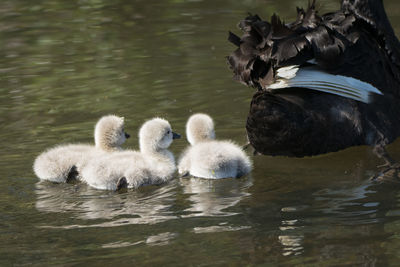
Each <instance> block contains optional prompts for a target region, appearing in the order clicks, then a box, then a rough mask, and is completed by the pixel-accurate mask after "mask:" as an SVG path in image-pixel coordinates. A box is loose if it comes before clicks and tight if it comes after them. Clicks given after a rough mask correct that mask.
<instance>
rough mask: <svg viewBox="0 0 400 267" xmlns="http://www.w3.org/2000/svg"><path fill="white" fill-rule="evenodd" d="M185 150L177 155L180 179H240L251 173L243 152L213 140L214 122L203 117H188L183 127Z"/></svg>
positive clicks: (201, 115) (234, 145) (235, 147)
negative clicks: (185, 140) (184, 131)
mask: <svg viewBox="0 0 400 267" xmlns="http://www.w3.org/2000/svg"><path fill="white" fill-rule="evenodd" d="M186 135H187V139H188V141H189V143H190V144H191V146H189V147H188V148H187V149H186V150H185V151H184V152H183V153H182V155H181V157H180V160H179V163H178V171H179V173H180V174H181V175H185V174H190V175H192V176H196V177H201V178H209V179H219V178H227V177H241V176H243V175H246V174H248V173H249V172H250V171H251V162H250V159H249V158H248V157H247V155H246V154H245V153H244V152H243V150H242V149H241V148H240V147H239V146H237V145H236V144H234V143H232V142H230V141H217V140H214V138H215V132H214V122H213V120H212V119H211V117H210V116H208V115H206V114H194V115H192V116H191V117H190V118H189V120H188V122H187V124H186Z"/></svg>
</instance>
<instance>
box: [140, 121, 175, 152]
mask: <svg viewBox="0 0 400 267" xmlns="http://www.w3.org/2000/svg"><path fill="white" fill-rule="evenodd" d="M180 137H181V136H180V135H179V134H177V133H174V132H172V129H171V125H170V124H169V122H168V121H166V120H164V119H161V118H154V119H151V120H149V121H146V122H145V123H144V124H143V125H142V127H141V128H140V131H139V144H140V151H141V152H156V151H160V150H163V149H167V148H168V147H169V146H170V145H171V143H172V140H173V139H178V138H180Z"/></svg>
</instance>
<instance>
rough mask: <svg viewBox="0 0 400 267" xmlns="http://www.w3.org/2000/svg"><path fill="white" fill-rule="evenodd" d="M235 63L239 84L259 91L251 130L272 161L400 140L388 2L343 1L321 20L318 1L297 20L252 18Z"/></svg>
mask: <svg viewBox="0 0 400 267" xmlns="http://www.w3.org/2000/svg"><path fill="white" fill-rule="evenodd" d="M239 27H240V28H241V29H242V31H243V32H244V35H243V36H242V37H238V36H236V35H235V34H233V33H230V36H229V40H230V41H231V42H232V43H233V44H235V45H236V46H238V49H237V50H236V51H234V52H233V53H232V54H231V55H230V56H229V57H228V62H229V64H230V67H231V69H232V70H233V72H234V77H235V79H236V80H238V81H240V82H241V83H244V84H246V85H249V86H253V87H255V88H257V92H256V93H255V94H254V95H253V99H252V101H251V105H250V111H249V114H248V118H247V123H246V130H247V135H248V139H249V142H250V144H251V145H252V146H253V147H254V148H255V150H256V151H257V152H259V153H261V154H266V155H284V156H294V157H304V156H313V155H318V154H323V153H328V152H334V151H338V150H341V149H345V148H347V147H350V146H357V145H371V146H374V148H375V149H374V151H375V152H377V155H378V156H380V157H383V158H384V159H385V160H386V161H387V162H388V161H390V160H388V158H387V157H386V155H385V154H386V153H385V151H384V146H385V145H387V144H389V143H391V142H393V141H394V140H395V139H396V138H397V137H398V136H399V135H400V105H399V103H400V91H399V88H400V71H399V70H400V69H399V68H400V60H399V59H400V56H399V53H400V44H399V41H398V40H397V38H396V37H395V35H394V32H393V29H392V27H391V26H390V23H389V20H388V18H387V16H386V13H385V11H384V8H383V3H382V0H351V1H350V0H343V1H342V7H341V10H338V11H336V12H331V13H328V14H325V15H322V16H319V15H318V13H317V10H316V8H315V1H313V2H312V3H311V4H310V5H309V7H308V9H307V10H303V9H300V8H298V9H297V19H296V21H294V22H292V23H288V24H284V23H282V22H281V20H280V19H279V17H277V16H276V15H274V16H272V18H271V22H267V21H263V20H262V19H260V17H258V16H257V15H250V16H248V17H247V18H245V19H244V20H243V21H241V22H240V24H239Z"/></svg>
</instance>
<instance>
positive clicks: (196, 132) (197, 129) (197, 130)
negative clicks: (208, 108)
mask: <svg viewBox="0 0 400 267" xmlns="http://www.w3.org/2000/svg"><path fill="white" fill-rule="evenodd" d="M186 136H187V139H188V141H189V143H190V144H191V145H194V144H196V143H199V142H202V141H206V140H212V139H215V131H214V121H213V119H212V118H211V117H210V116H208V115H207V114H202V113H197V114H194V115H192V116H191V117H190V118H189V120H188V122H187V123H186Z"/></svg>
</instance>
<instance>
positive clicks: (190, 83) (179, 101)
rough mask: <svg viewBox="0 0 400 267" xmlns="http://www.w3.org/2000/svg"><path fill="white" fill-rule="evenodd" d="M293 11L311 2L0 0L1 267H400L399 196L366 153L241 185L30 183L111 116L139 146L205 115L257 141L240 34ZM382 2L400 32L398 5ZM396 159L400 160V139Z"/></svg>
mask: <svg viewBox="0 0 400 267" xmlns="http://www.w3.org/2000/svg"><path fill="white" fill-rule="evenodd" d="M332 2H333V1H328V0H324V1H322V0H321V1H319V3H320V4H319V5H320V7H321V9H322V12H324V11H328V10H333V9H336V8H338V6H339V5H338V3H332ZM335 2H336V1H335ZM296 5H304V6H305V5H306V1H298V0H296V1H294V0H282V1H272V0H271V1H262V0H246V1H233V0H223V1H213V2H212V1H201V0H197V1H195V0H192V1H189V0H186V1H184V0H169V1H167V0H164V1H157V0H147V1H141V0H135V1H128V0H116V1H112V2H110V1H102V0H75V1H54V0H51V1H39V0H37V1H26V0H3V1H1V2H0V40H1V42H0V114H1V116H0V126H1V127H0V140H1V143H2V145H1V149H0V192H1V194H0V265H1V266H10V265H15V266H20V265H31V264H32V265H36V266H43V265H63V266H71V265H86V266H97V265H111V264H113V265H118V264H119V265H124V266H125V265H156V264H159V265H162V266H165V265H170V266H193V265H195V266H197V265H205V266H207V265H217V266H218V265H221V266H222V265H224V266H225V265H231V266H243V265H278V264H279V265H289V264H292V265H307V266H310V265H311V266H312V265H314V266H320V265H325V266H330V265H377V266H383V265H392V266H394V265H397V264H398V261H399V258H400V257H399V253H398V251H399V249H400V188H399V187H398V186H396V185H374V184H371V183H370V182H369V177H371V176H372V175H373V174H374V173H376V171H377V168H376V166H377V165H379V164H381V162H380V161H379V160H378V159H376V158H375V156H374V155H373V154H372V152H371V150H370V149H369V148H368V147H357V148H351V149H347V150H345V151H341V152H338V153H332V154H328V155H323V156H319V157H313V158H304V159H291V158H284V157H275V158H274V157H266V156H259V157H253V161H254V171H253V172H252V173H251V174H250V175H249V176H247V177H243V178H241V179H225V180H221V181H207V180H201V179H194V178H185V179H179V178H178V177H176V179H174V180H173V181H172V182H170V183H168V184H166V185H163V186H149V187H145V188H140V189H139V190H134V191H133V190H132V191H128V192H127V193H123V194H118V193H114V192H104V191H98V190H94V189H91V188H89V187H87V186H86V185H84V184H76V185H70V184H51V183H46V182H38V179H37V178H36V177H35V175H34V174H33V171H32V163H33V160H34V158H35V157H36V156H37V155H38V154H39V153H40V152H42V151H43V150H44V149H46V148H48V147H51V146H53V145H55V144H59V143H68V142H83V143H90V142H92V139H93V138H92V135H93V127H94V124H95V122H96V120H97V119H98V118H99V117H100V116H102V115H105V114H109V113H114V114H118V115H123V116H125V117H126V129H127V131H128V132H129V133H130V134H131V135H132V138H131V139H129V141H128V144H127V147H130V148H137V141H138V140H137V137H136V136H137V134H136V133H137V131H138V128H139V127H140V125H141V124H142V123H143V122H144V121H145V120H146V119H148V118H151V117H154V116H162V117H165V118H167V119H168V120H169V121H170V122H171V124H172V126H173V128H174V130H175V131H177V132H181V133H184V125H185V122H186V119H187V118H188V117H189V116H190V115H191V114H193V113H194V112H206V113H208V114H210V115H212V116H213V118H214V119H215V121H216V125H217V128H216V132H217V136H218V137H219V138H221V139H224V138H229V139H233V140H234V141H236V142H237V143H239V144H243V143H245V141H246V138H245V129H244V125H245V120H246V116H247V111H248V106H249V102H250V100H251V96H252V93H253V90H252V89H249V88H246V87H244V86H243V85H240V84H237V83H236V82H234V81H233V80H232V79H231V76H232V75H231V72H230V70H229V69H228V67H227V65H226V62H225V56H227V55H228V54H229V53H230V52H231V51H232V50H233V49H234V47H233V46H232V45H231V44H229V43H228V42H227V40H226V38H227V31H228V30H233V31H235V32H236V33H238V32H239V31H238V30H237V29H236V27H235V25H236V24H237V22H238V21H239V20H240V19H241V18H243V17H244V16H245V15H246V12H252V13H258V14H259V15H261V16H262V17H263V18H266V17H269V16H270V15H272V13H273V12H277V13H279V14H281V16H282V17H284V18H285V19H286V20H287V21H289V20H291V19H293V18H294V17H295V13H294V10H295V9H294V7H295V6H296ZM385 5H386V9H387V10H388V14H389V17H390V19H391V21H392V23H393V25H394V28H395V30H396V32H397V33H398V34H399V33H400V15H399V14H400V12H399V11H400V4H399V3H398V2H397V1H396V0H390V1H389V0H386V1H385ZM289 6H290V7H291V8H288V7H289ZM186 145H187V142H186V141H185V140H178V141H176V142H174V144H173V145H172V151H173V152H174V153H175V154H176V155H179V153H180V152H181V151H182V150H183V149H184V147H185V146H186ZM389 151H390V153H391V154H392V155H393V156H394V157H395V158H397V159H399V158H400V142H395V143H394V144H392V145H391V146H390V147H389Z"/></svg>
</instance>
